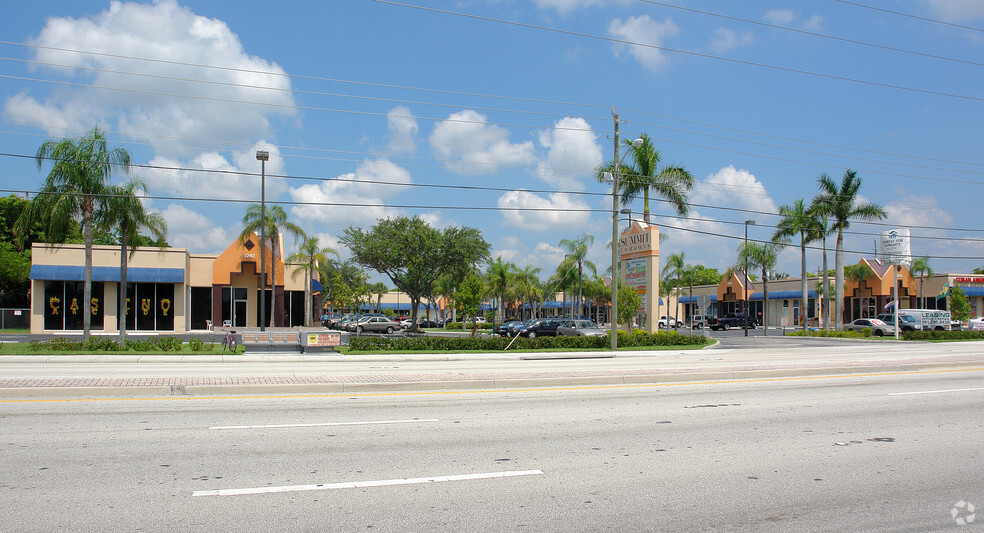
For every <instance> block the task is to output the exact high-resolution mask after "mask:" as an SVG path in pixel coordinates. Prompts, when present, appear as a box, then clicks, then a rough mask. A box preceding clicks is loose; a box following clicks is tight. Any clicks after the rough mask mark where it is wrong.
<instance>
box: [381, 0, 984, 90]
mask: <svg viewBox="0 0 984 533" xmlns="http://www.w3.org/2000/svg"><path fill="white" fill-rule="evenodd" d="M370 1H372V2H377V3H380V4H388V5H393V6H399V7H406V8H410V9H418V10H421V11H430V12H433V13H440V14H442V15H454V16H458V17H464V18H470V19H476V20H483V21H486V22H496V23H499V24H509V25H512V26H519V27H522V28H529V29H535V30H541V31H549V32H554V33H560V34H564V35H571V36H575V37H584V38H587V39H597V40H601V41H607V42H611V43H617V44H626V45H632V46H641V47H644V48H651V49H654V50H660V51H663V52H674V53H677V54H684V55H689V56H694V57H701V58H704V59H714V60H717V61H726V62H729V63H735V64H739V65H745V66H752V67H759V68H765V69H771V70H778V71H780V72H787V73H793V74H802V75H805V76H813V77H817V78H826V79H831V80H838V81H846V82H851V83H857V84H862V85H871V86H873V87H882V88H887V89H896V90H900V91H908V92H915V93H922V94H930V95H934V96H945V97H948V98H958V99H962V100H972V101H978V102H984V98H982V97H978V96H970V95H965V94H956V93H948V92H943V91H934V90H930V89H918V88H915V87H907V86H904V85H897V84H892V83H884V82H878V81H872V80H862V79H858V78H851V77H848V76H840V75H837V74H823V73H820V72H814V71H810V70H804V69H797V68H792V67H782V66H779V65H770V64H768V63H758V62H755V61H747V60H743V59H735V58H731V57H723V56H716V55H712V54H705V53H702V52H694V51H691V50H681V49H678V48H669V47H666V46H658V45H654V44H646V43H640V42H635V41H629V40H626V39H616V38H614V37H603V36H601V35H593V34H590V33H583V32H576V31H571V30H562V29H559V28H551V27H548V26H538V25H536V24H528V23H525V22H516V21H511V20H504V19H497V18H492V17H484V16H481V15H472V14H470V13H461V12H458V11H449V10H446V9H437V8H433V7H424V6H417V5H413V4H405V3H402V2H393V1H391V0H370Z"/></svg>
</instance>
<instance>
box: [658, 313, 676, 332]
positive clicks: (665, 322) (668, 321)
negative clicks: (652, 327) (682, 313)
mask: <svg viewBox="0 0 984 533" xmlns="http://www.w3.org/2000/svg"><path fill="white" fill-rule="evenodd" d="M657 325H658V326H659V328H660V329H666V328H667V326H669V327H671V328H679V327H680V326H681V324H680V322H679V321H678V320H677V319H676V318H675V317H672V316H666V315H663V316H661V317H659V323H658V324H657Z"/></svg>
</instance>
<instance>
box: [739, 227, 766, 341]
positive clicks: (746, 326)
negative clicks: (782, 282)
mask: <svg viewBox="0 0 984 533" xmlns="http://www.w3.org/2000/svg"><path fill="white" fill-rule="evenodd" d="M754 225H755V221H754V220H746V221H745V250H744V251H745V253H744V254H742V255H743V256H744V259H745V283H744V286H745V300H744V301H743V302H742V304H743V305H744V306H745V336H746V337H747V336H748V307H749V306H748V226H754ZM762 305H768V302H765V301H764V300H763V303H762ZM764 326H765V327H769V326H768V325H767V324H764Z"/></svg>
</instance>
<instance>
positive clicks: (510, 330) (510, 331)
mask: <svg viewBox="0 0 984 533" xmlns="http://www.w3.org/2000/svg"><path fill="white" fill-rule="evenodd" d="M533 320H534V319H532V318H531V319H529V320H526V321H523V322H514V323H513V324H512V325H510V326H508V327H506V334H507V335H509V336H510V337H515V336H516V334H517V333H519V330H521V329H523V327H524V326H528V325H530V324H532V323H533Z"/></svg>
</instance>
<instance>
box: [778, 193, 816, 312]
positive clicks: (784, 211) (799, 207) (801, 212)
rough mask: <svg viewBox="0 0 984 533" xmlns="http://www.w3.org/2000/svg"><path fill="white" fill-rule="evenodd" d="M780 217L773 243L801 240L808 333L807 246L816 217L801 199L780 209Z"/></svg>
mask: <svg viewBox="0 0 984 533" xmlns="http://www.w3.org/2000/svg"><path fill="white" fill-rule="evenodd" d="M779 216H781V217H782V219H781V220H780V221H779V224H777V225H776V232H775V233H774V234H773V235H772V240H773V242H780V241H782V240H785V239H786V238H788V237H793V236H795V235H797V234H798V235H799V238H800V256H801V264H800V268H801V271H800V279H801V281H802V286H801V287H800V289H801V290H802V294H803V295H802V299H801V300H800V302H801V304H800V306H801V312H802V316H801V318H802V320H801V322H802V323H803V324H802V325H803V331H806V318H807V317H808V316H809V313H808V312H807V311H806V309H807V304H808V303H809V301H810V299H809V298H810V292H809V288H808V287H807V284H806V244H807V243H808V242H809V241H810V229H811V228H812V227H813V224H814V221H815V219H814V215H813V213H812V212H810V208H808V207H805V206H804V202H803V199H802V198H800V199H799V200H796V201H795V202H793V205H792V206H788V205H784V206H781V207H780V208H779Z"/></svg>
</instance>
